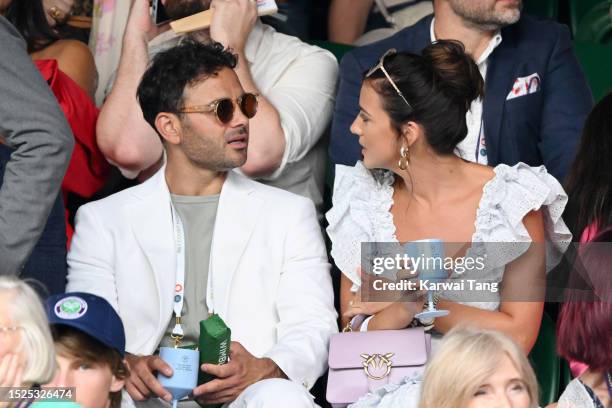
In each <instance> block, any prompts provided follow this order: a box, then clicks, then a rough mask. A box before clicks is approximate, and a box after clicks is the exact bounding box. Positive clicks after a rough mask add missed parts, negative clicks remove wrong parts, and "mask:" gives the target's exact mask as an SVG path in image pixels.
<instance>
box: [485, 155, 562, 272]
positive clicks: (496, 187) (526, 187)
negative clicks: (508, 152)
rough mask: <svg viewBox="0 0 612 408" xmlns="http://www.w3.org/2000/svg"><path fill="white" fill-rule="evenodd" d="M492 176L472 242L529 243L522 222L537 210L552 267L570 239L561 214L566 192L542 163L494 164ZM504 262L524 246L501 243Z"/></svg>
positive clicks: (519, 253)
mask: <svg viewBox="0 0 612 408" xmlns="http://www.w3.org/2000/svg"><path fill="white" fill-rule="evenodd" d="M494 170H495V177H494V178H493V179H492V180H491V181H489V183H487V185H486V186H485V189H484V192H483V196H482V200H481V202H480V207H479V209H478V214H477V217H476V232H475V234H474V237H473V241H474V242H486V243H500V242H501V243H508V244H511V243H529V242H531V237H530V236H529V232H528V231H527V228H525V225H524V223H523V219H524V218H525V216H526V215H527V214H529V212H531V211H537V210H540V211H541V212H542V216H543V218H544V232H545V235H546V242H547V262H546V263H547V270H550V269H551V268H552V267H553V266H555V265H556V264H557V263H558V262H559V260H560V259H561V256H562V255H563V253H564V252H565V250H566V249H567V247H568V245H569V244H570V242H571V240H572V234H571V233H570V231H569V229H568V228H567V226H566V225H565V223H564V222H563V219H562V218H561V215H562V214H563V210H564V208H565V205H566V204H567V195H566V194H565V191H564V190H563V188H562V187H561V184H559V182H558V181H557V180H556V179H555V178H554V177H553V176H551V175H550V174H548V172H547V171H546V168H545V167H544V166H540V167H530V166H528V165H526V164H525V163H518V164H516V165H515V166H512V167H510V166H507V165H505V164H501V165H498V166H497V167H495V169H494ZM504 248H505V249H506V254H505V256H502V257H501V258H503V259H500V262H501V263H503V264H506V263H508V262H511V261H512V260H514V259H516V258H517V257H518V256H520V255H521V254H522V253H523V252H524V251H526V250H527V248H528V245H504Z"/></svg>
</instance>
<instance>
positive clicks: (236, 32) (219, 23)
mask: <svg viewBox="0 0 612 408" xmlns="http://www.w3.org/2000/svg"><path fill="white" fill-rule="evenodd" d="M210 8H211V9H212V10H214V12H215V13H214V15H213V19H212V23H211V25H210V37H211V38H212V39H213V40H215V41H217V42H220V43H221V44H223V45H224V46H225V47H229V48H231V49H232V50H233V51H234V52H236V53H238V54H242V53H244V47H245V44H246V41H247V38H248V37H249V34H250V33H251V30H253V26H254V25H255V22H256V21H257V2H255V1H252V0H213V1H212V3H211V4H210Z"/></svg>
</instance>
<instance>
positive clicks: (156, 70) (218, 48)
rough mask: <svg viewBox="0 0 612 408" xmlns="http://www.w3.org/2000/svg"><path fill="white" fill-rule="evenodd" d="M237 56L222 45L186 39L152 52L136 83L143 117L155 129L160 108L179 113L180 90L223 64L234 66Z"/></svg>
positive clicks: (181, 106)
mask: <svg viewBox="0 0 612 408" xmlns="http://www.w3.org/2000/svg"><path fill="white" fill-rule="evenodd" d="M236 63H237V56H236V55H234V54H232V53H231V52H230V51H229V50H225V49H224V48H223V45H221V44H219V43H217V42H213V43H211V44H202V43H200V42H197V41H195V40H191V39H187V40H185V41H183V42H181V43H180V44H179V45H177V46H176V47H172V48H170V49H168V50H166V51H163V52H161V53H159V54H157V55H156V56H155V58H154V59H153V61H152V62H151V64H150V65H149V67H148V68H147V71H146V72H145V73H144V75H143V77H142V80H141V81H140V84H139V85H138V91H137V97H138V102H139V103H140V108H141V109H142V113H143V114H144V118H145V120H146V121H147V123H149V125H151V126H152V127H153V129H155V118H156V117H157V114H158V113H159V112H172V113H178V112H179V111H180V110H181V109H182V108H183V91H184V90H185V87H187V86H188V85H194V84H195V83H196V82H199V81H202V80H204V79H206V78H208V77H210V76H212V75H214V74H216V73H217V72H219V71H221V70H222V69H223V68H230V69H234V68H235V67H236Z"/></svg>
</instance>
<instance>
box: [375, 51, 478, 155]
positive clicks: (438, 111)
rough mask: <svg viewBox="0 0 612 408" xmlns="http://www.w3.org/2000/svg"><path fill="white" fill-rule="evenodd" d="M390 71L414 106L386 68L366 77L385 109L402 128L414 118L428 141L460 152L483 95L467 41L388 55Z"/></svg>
mask: <svg viewBox="0 0 612 408" xmlns="http://www.w3.org/2000/svg"><path fill="white" fill-rule="evenodd" d="M384 67H385V70H386V71H387V72H388V73H389V75H390V76H391V78H393V81H394V82H395V84H396V85H397V87H398V88H399V89H400V90H401V92H402V94H403V95H404V97H405V98H406V100H407V101H408V102H409V103H410V105H411V106H408V105H407V104H406V102H405V101H404V100H403V99H402V97H401V96H400V95H399V94H398V93H397V91H396V90H395V88H393V85H391V83H390V82H389V80H388V79H387V78H386V77H385V74H384V73H383V72H382V70H381V69H377V70H376V71H374V72H372V74H371V75H370V76H367V77H366V78H365V80H366V81H368V82H369V83H370V84H371V85H372V86H373V87H374V89H375V90H376V92H378V94H379V95H381V97H382V100H383V108H384V109H385V111H386V112H387V113H388V114H389V116H390V117H391V123H392V124H393V126H394V127H395V128H396V129H397V131H398V132H400V129H401V125H402V124H403V123H406V122H407V121H414V122H416V123H418V124H420V125H421V126H423V128H424V130H425V137H426V138H427V142H428V143H429V145H430V146H431V147H432V148H433V149H434V151H435V152H436V153H438V154H441V155H446V154H451V153H454V151H455V148H456V147H457V145H458V144H459V142H461V141H462V140H463V139H464V138H465V137H466V136H467V124H466V122H465V115H466V113H467V111H468V110H469V109H470V105H471V103H472V101H473V100H475V99H476V98H478V97H482V96H483V90H484V81H483V79H482V76H481V75H480V72H479V71H478V66H477V65H476V63H475V62H474V61H473V60H472V58H471V57H470V56H469V55H468V54H466V53H465V49H464V47H463V44H462V43H460V42H459V41H454V40H440V41H437V42H435V43H433V44H431V45H428V46H427V47H425V48H424V49H423V52H422V55H416V54H411V53H407V52H401V53H397V54H391V55H389V56H387V57H386V58H385V60H384Z"/></svg>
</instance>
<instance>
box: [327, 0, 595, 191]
mask: <svg viewBox="0 0 612 408" xmlns="http://www.w3.org/2000/svg"><path fill="white" fill-rule="evenodd" d="M433 5H434V15H430V16H427V17H425V18H423V19H422V20H421V21H419V22H418V23H416V24H415V25H414V26H412V27H408V28H405V29H403V30H401V31H400V32H398V33H397V34H395V35H393V36H391V37H389V38H386V39H384V40H381V41H378V42H376V43H373V44H370V45H367V46H365V47H360V48H357V49H355V50H353V51H351V52H349V53H348V54H346V55H345V56H344V58H343V60H342V64H341V68H340V87H339V90H338V95H337V97H336V105H335V110H334V117H333V124H332V134H331V141H330V148H329V153H330V156H331V159H332V161H333V162H334V163H339V164H346V165H350V166H352V165H354V164H355V162H356V161H357V160H359V159H360V158H361V147H360V146H359V143H358V141H357V138H356V137H354V136H353V135H352V134H351V133H350V130H349V127H350V125H351V123H352V122H353V120H354V119H355V117H356V116H357V114H358V112H359V106H358V101H359V91H360V89H361V83H362V80H363V75H364V72H365V71H366V70H368V69H369V68H371V67H373V66H374V65H376V64H377V62H380V57H381V56H382V55H383V54H384V53H385V52H386V51H387V50H389V49H397V50H398V51H400V52H413V53H420V52H421V50H422V49H423V48H425V46H427V45H429V44H430V43H432V42H433V41H436V40H437V39H452V40H458V41H461V42H462V43H463V44H464V46H465V48H466V50H467V52H468V53H469V54H471V55H472V57H473V58H474V59H475V61H476V63H477V65H478V68H479V70H480V74H481V75H482V77H483V79H484V80H485V96H484V99H477V100H476V101H474V102H473V103H472V105H471V107H470V110H469V111H468V113H467V115H466V121H467V126H468V134H467V136H466V138H465V139H464V140H463V141H462V142H461V143H460V144H459V146H458V151H457V154H458V155H460V156H461V157H462V158H464V159H466V160H469V161H473V162H477V163H481V164H489V165H492V166H495V165H497V164H500V163H504V164H507V165H514V164H516V163H517V162H521V161H522V162H524V163H527V164H529V165H530V166H539V165H545V166H546V168H547V169H548V172H549V173H551V174H552V175H554V176H555V177H556V178H557V179H558V180H559V181H561V182H563V179H564V177H565V174H566V173H567V170H568V168H569V166H570V165H571V162H572V160H573V159H574V155H575V152H576V148H577V144H578V140H579V139H580V133H581V130H582V126H583V123H584V120H585V118H586V115H587V114H588V112H589V111H590V109H591V107H592V97H591V93H590V90H589V88H588V85H587V82H586V79H585V76H584V74H583V72H582V70H581V68H580V66H579V64H578V61H577V59H576V56H575V55H574V53H573V51H572V48H571V41H570V35H569V31H568V29H567V27H565V26H562V25H560V24H558V23H556V22H552V21H536V20H535V19H533V18H531V17H529V16H521V9H522V1H521V0H503V1H500V0H434V1H433ZM413 102H414V101H413ZM416 103H418V101H417V102H416ZM398 156H399V153H398Z"/></svg>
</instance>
